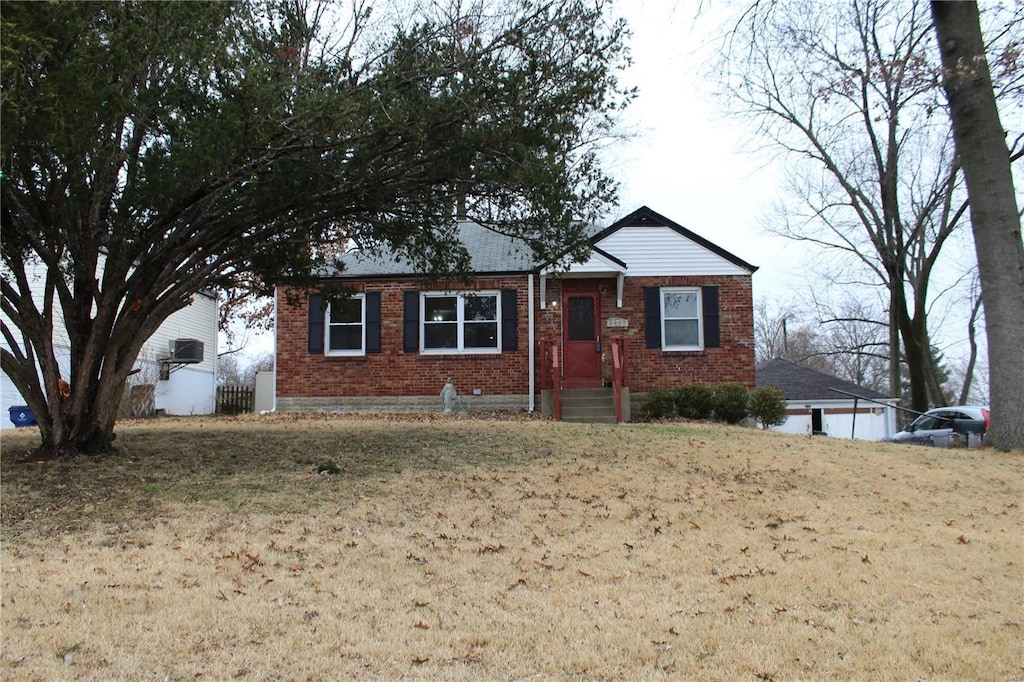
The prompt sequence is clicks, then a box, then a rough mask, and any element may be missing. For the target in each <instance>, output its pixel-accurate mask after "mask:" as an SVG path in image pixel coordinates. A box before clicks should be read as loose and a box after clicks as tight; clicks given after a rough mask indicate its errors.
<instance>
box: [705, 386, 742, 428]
mask: <svg viewBox="0 0 1024 682" xmlns="http://www.w3.org/2000/svg"><path fill="white" fill-rule="evenodd" d="M749 397H750V391H749V390H748V389H747V387H746V386H744V385H743V384H741V383H740V382H738V381H729V382H726V383H724V384H719V385H717V386H715V393H714V403H715V419H717V420H718V421H724V422H728V423H729V424H739V423H740V422H741V421H743V420H744V419H746V418H747V416H748V415H749V414H750V411H749V405H748V402H749Z"/></svg>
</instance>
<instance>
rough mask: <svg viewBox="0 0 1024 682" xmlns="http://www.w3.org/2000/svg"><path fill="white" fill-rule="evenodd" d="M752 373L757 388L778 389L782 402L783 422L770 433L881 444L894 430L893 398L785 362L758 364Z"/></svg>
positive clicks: (894, 407)
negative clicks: (814, 435) (796, 434)
mask: <svg viewBox="0 0 1024 682" xmlns="http://www.w3.org/2000/svg"><path fill="white" fill-rule="evenodd" d="M756 371H757V385H758V386H759V387H760V386H777V387H779V388H780V389H781V390H782V392H783V393H784V394H785V396H786V406H787V409H786V415H787V418H786V422H785V423H784V424H782V425H781V426H775V427H772V429H773V430H774V431H781V432H782V433H801V434H812V433H816V434H821V435H828V436H836V437H838V438H857V439H860V440H882V439H885V438H888V437H890V436H892V435H893V434H894V433H896V432H897V431H898V430H899V429H897V427H896V403H897V402H899V399H898V398H892V397H888V396H885V395H883V394H881V393H879V392H877V391H872V390H871V389H868V388H864V387H862V386H858V385H856V384H852V383H850V382H849V381H843V380H842V379H839V378H837V377H834V376H832V375H830V374H824V373H822V372H818V371H817V370H813V369H811V368H810V367H804V366H803V365H800V364H797V363H795V362H790V361H789V360H781V359H775V360H769V361H767V362H762V363H761V364H759V365H758V366H757V369H756ZM832 389H838V391H835V390H832ZM839 391H842V393H841V392H839ZM850 394H852V395H850ZM853 396H859V397H860V398H865V399H866V400H863V399H857V398H854V397H853ZM872 401H877V402H872Z"/></svg>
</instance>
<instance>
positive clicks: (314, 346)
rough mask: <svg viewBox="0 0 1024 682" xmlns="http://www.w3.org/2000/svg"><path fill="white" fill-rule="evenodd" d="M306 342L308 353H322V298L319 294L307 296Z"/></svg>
mask: <svg viewBox="0 0 1024 682" xmlns="http://www.w3.org/2000/svg"><path fill="white" fill-rule="evenodd" d="M306 341H307V345H308V348H309V352H310V353H323V352H324V298H323V296H321V295H320V294H310V295H309V333H308V335H307V339H306Z"/></svg>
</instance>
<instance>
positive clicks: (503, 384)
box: [277, 276, 754, 398]
mask: <svg viewBox="0 0 1024 682" xmlns="http://www.w3.org/2000/svg"><path fill="white" fill-rule="evenodd" d="M534 282H535V287H536V288H535V296H534V303H535V310H534V315H535V318H534V319H535V326H536V341H541V340H544V339H554V340H558V341H559V342H560V339H561V319H562V312H561V294H562V289H563V288H567V289H568V288H577V289H588V290H593V289H594V288H596V289H597V290H598V291H599V293H600V296H601V299H600V300H601V320H602V323H601V325H602V339H603V341H604V343H603V345H602V348H603V350H604V351H605V353H604V354H605V356H606V357H605V360H604V363H603V367H604V374H605V379H607V380H610V379H611V356H610V353H611V345H610V341H611V340H612V339H613V338H626V339H627V340H628V355H627V363H628V372H629V378H630V381H629V383H630V390H631V392H633V393H643V392H646V391H649V390H651V389H654V388H662V387H663V388H668V387H673V386H678V385H680V384H684V383H688V382H691V381H700V382H705V383H709V384H718V383H722V382H725V381H740V382H742V383H744V384H746V385H747V386H748V387H751V388H753V387H754V339H753V335H754V331H753V300H752V291H751V278H750V277H749V276H702V277H642V278H629V277H627V278H626V280H625V283H626V286H625V291H624V293H623V307H622V308H616V307H615V297H616V289H615V280H614V279H611V278H606V279H581V280H574V279H565V280H554V279H551V280H548V283H547V286H546V294H545V298H546V300H547V301H548V302H551V301H558V302H559V303H558V306H556V307H554V308H552V307H550V306H549V307H548V308H547V309H546V310H541V309H540V297H539V278H534ZM352 284H353V286H354V287H355V289H356V290H357V291H379V292H381V352H380V353H368V354H367V355H364V356H359V357H327V356H325V355H323V354H310V353H308V352H307V350H306V343H307V339H306V335H307V324H308V302H306V301H304V302H303V303H302V304H301V305H300V306H292V305H289V304H288V302H287V300H286V297H285V296H284V295H283V293H280V292H279V294H278V307H277V325H278V329H277V349H278V350H277V394H278V396H279V397H325V398H328V397H344V396H436V395H437V394H438V393H439V392H440V391H441V387H442V386H443V385H444V380H445V378H446V377H449V376H450V377H451V378H452V380H453V381H454V383H455V386H456V388H457V389H458V390H459V392H460V393H461V394H464V395H465V394H470V393H471V392H472V390H473V389H474V388H480V389H482V391H483V393H484V394H485V395H511V394H518V395H524V394H526V393H528V392H529V378H528V372H529V357H528V346H529V336H528V334H529V329H528V322H527V307H528V300H529V299H528V295H529V294H528V291H527V278H526V277H525V276H522V277H502V278H490V279H481V280H478V281H477V282H476V283H475V284H474V285H473V288H474V289H513V288H514V289H517V290H518V299H517V307H518V310H519V326H518V327H519V328H518V332H519V334H518V340H519V349H518V350H515V351H503V352H502V353H501V354H499V355H421V354H419V353H406V352H404V351H403V350H402V312H403V297H402V294H403V292H404V291H406V290H424V289H427V288H429V287H427V285H425V284H424V283H423V282H421V281H417V280H413V279H406V280H396V281H374V280H370V281H365V282H354V283H352ZM709 284H711V285H717V286H718V287H719V306H720V315H721V321H720V324H721V343H722V345H721V346H720V347H718V348H705V349H704V350H703V351H693V352H679V351H673V352H664V351H661V350H660V349H648V348H647V347H646V341H645V331H646V330H645V328H644V327H645V322H644V301H643V287H645V286H702V285H709ZM435 288H445V287H442V286H437V287H435ZM611 317H620V318H627V319H628V320H629V327H628V328H626V329H609V328H608V327H607V320H608V319H609V318H611ZM538 363H539V355H538ZM537 369H538V374H537V379H538V381H539V378H540V373H539V369H540V368H539V367H538V368H537ZM537 390H538V391H539V384H537Z"/></svg>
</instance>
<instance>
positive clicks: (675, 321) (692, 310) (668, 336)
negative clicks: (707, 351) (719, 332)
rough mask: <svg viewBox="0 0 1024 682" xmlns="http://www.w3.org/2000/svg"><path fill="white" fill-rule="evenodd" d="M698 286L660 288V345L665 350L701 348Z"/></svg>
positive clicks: (701, 336)
mask: <svg viewBox="0 0 1024 682" xmlns="http://www.w3.org/2000/svg"><path fill="white" fill-rule="evenodd" d="M700 311H701V300H700V288H699V287H664V288H662V290H661V347H662V348H664V349H665V350H701V348H702V347H703V346H702V344H701V339H702V338H703V335H702V333H701V319H700Z"/></svg>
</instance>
